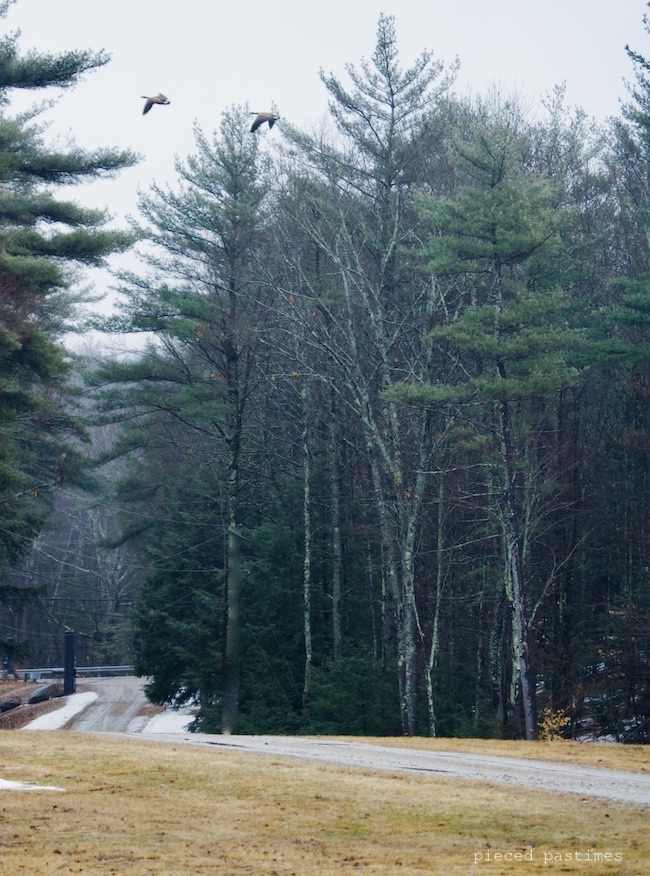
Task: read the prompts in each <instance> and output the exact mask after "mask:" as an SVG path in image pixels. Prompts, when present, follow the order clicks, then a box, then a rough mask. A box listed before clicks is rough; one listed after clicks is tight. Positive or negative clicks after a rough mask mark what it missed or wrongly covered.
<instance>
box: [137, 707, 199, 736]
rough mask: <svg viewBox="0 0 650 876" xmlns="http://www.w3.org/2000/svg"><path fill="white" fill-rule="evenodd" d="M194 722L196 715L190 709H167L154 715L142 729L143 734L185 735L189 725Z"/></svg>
mask: <svg viewBox="0 0 650 876" xmlns="http://www.w3.org/2000/svg"><path fill="white" fill-rule="evenodd" d="M193 720H194V714H193V713H192V712H191V711H189V710H188V709H178V710H174V709H166V710H165V711H164V712H159V714H157V715H154V717H153V718H151V719H150V720H149V722H148V723H147V724H145V726H144V727H143V728H142V730H141V731H139V732H141V733H184V732H185V731H186V730H187V725H188V724H191V723H192V721H193Z"/></svg>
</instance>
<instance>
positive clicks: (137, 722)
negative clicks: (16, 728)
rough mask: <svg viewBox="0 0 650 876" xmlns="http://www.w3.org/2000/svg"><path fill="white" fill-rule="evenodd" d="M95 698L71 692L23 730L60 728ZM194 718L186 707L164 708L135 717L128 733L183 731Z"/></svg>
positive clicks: (93, 695) (93, 694)
mask: <svg viewBox="0 0 650 876" xmlns="http://www.w3.org/2000/svg"><path fill="white" fill-rule="evenodd" d="M96 699H97V694H96V693H95V692H94V691H87V692H86V693H78V694H71V695H70V696H68V697H65V700H66V703H65V705H64V706H62V707H61V708H60V709H55V710H54V711H52V712H48V713H47V714H46V715H40V717H38V718H35V719H34V720H33V721H31V722H30V723H29V724H25V726H24V727H23V728H22V729H23V730H60V729H61V728H62V727H65V725H66V724H67V723H68V721H69V720H70V719H71V718H74V717H75V715H78V714H79V712H83V710H84V709H85V708H86V707H87V706H89V705H90V704H91V703H92V702H94V701H95V700H96ZM193 719H194V715H193V714H192V712H191V711H190V710H188V709H178V710H174V709H166V710H165V711H164V712H160V713H159V714H158V715H154V717H153V718H142V717H140V718H135V719H134V720H133V721H132V722H131V724H130V725H129V732H130V733H184V732H185V730H186V729H187V725H188V724H190V723H191V722H192V721H193Z"/></svg>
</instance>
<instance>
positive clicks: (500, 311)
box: [0, 3, 650, 743]
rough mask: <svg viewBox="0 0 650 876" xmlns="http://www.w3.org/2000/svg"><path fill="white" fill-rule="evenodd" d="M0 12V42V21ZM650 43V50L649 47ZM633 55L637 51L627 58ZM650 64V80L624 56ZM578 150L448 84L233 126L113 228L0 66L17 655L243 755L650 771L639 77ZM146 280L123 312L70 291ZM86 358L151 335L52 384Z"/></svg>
mask: <svg viewBox="0 0 650 876" xmlns="http://www.w3.org/2000/svg"><path fill="white" fill-rule="evenodd" d="M7 5H8V4H7V3H4V4H1V6H0V13H1V14H4V13H5V12H6V8H7ZM643 25H644V30H643V29H642V28H640V31H642V35H643V33H644V34H645V36H646V37H647V36H648V35H650V24H649V22H648V20H647V19H645V20H644V22H643ZM635 39H636V36H635V35H634V34H632V35H631V36H630V41H631V43H634V40H635ZM641 48H642V47H641ZM626 51H627V53H628V55H629V57H630V59H631V60H632V62H633V64H634V71H635V78H634V80H633V81H632V82H631V83H630V84H629V87H628V91H629V99H628V101H627V102H626V103H625V104H624V105H623V106H622V107H621V113H620V116H619V117H617V118H611V119H609V120H608V121H607V123H599V124H597V123H596V122H595V121H594V120H593V119H590V118H589V117H588V116H587V115H586V114H585V113H584V112H583V111H582V110H581V109H580V108H579V107H571V106H568V105H567V102H566V100H565V93H564V89H563V88H562V87H557V88H556V89H555V91H554V92H553V93H552V94H550V95H547V96H546V98H545V100H544V102H543V108H542V109H543V111H541V112H539V113H536V114H534V116H533V114H532V113H530V112H529V111H527V110H526V109H525V108H524V106H523V105H522V101H521V100H519V99H517V98H516V97H513V96H511V95H506V94H504V93H502V92H501V91H500V90H499V89H498V88H496V87H493V88H491V89H488V90H487V91H486V93H484V94H482V95H480V96H476V95H474V96H472V97H459V96H458V95H457V94H456V93H455V91H454V81H455V76H456V72H457V71H456V67H455V65H453V64H452V65H449V66H445V65H443V64H442V63H441V62H439V61H438V60H437V59H436V58H435V56H434V55H433V54H432V53H431V52H427V51H425V52H423V53H422V54H421V55H420V56H419V57H418V58H416V59H415V60H413V61H410V60H409V61H403V60H402V58H401V56H400V53H399V46H398V39H397V29H396V22H395V20H394V19H393V17H391V16H384V15H382V16H381V17H380V18H379V21H378V23H377V29H376V42H375V48H374V51H373V53H372V55H371V56H370V57H369V58H362V59H361V61H360V62H358V63H357V64H349V65H347V67H346V70H345V76H344V77H342V78H338V77H337V76H336V75H334V74H325V73H321V80H322V87H323V88H324V90H325V92H326V93H327V97H328V100H329V114H328V117H327V120H325V121H324V122H323V124H322V125H321V127H320V128H319V129H317V130H302V129H300V128H298V127H295V126H293V125H292V124H291V123H290V122H289V121H287V120H283V119H280V120H279V121H278V122H277V126H276V128H275V129H274V134H275V133H276V132H277V131H278V130H279V131H280V132H281V136H279V137H276V136H274V137H273V138H271V137H269V136H267V134H268V128H267V127H266V126H265V127H264V128H260V129H259V130H258V131H256V132H255V133H251V114H250V107H248V106H239V105H235V106H231V107H229V108H228V109H227V110H226V111H224V112H223V114H222V116H221V118H220V121H219V125H218V127H217V129H216V130H214V131H212V132H207V131H204V130H203V129H202V128H201V127H200V126H199V125H198V124H197V125H196V126H195V131H194V138H195V150H194V152H193V153H192V154H191V155H188V156H186V157H184V158H179V159H178V161H177V164H176V168H175V170H176V183H175V185H170V186H158V185H152V186H151V188H150V189H149V190H148V191H147V192H145V193H143V194H142V196H141V198H140V204H139V210H140V215H139V220H138V225H137V227H131V228H129V229H127V230H124V231H115V230H113V229H111V228H109V227H108V226H107V224H106V219H107V217H106V214H105V213H103V212H102V211H101V210H97V211H94V210H87V209H84V208H81V207H80V206H78V204H76V203H75V202H74V201H73V200H68V199H67V198H66V197H64V195H63V194H62V192H65V186H71V185H72V186H74V185H77V186H83V185H84V183H85V182H86V181H89V180H92V179H97V178H101V177H105V176H108V177H110V176H112V175H115V174H117V173H119V171H120V169H122V168H126V167H129V166H131V165H132V164H133V163H134V162H135V161H136V160H137V157H136V156H135V155H134V154H132V153H130V152H119V151H115V150H110V149H106V150H100V151H97V152H91V153H89V152H87V151H84V150H80V149H75V148H74V147H69V148H68V149H67V151H58V150H53V149H52V148H51V147H49V146H48V144H47V141H46V139H45V137H44V132H43V130H42V129H41V127H39V121H38V111H37V110H35V111H34V112H33V113H32V114H29V113H27V114H25V113H23V114H22V115H11V114H10V96H11V94H12V92H13V91H14V90H16V89H35V90H38V89H43V88H46V87H51V86H55V87H68V86H74V84H75V82H76V81H77V80H78V79H79V77H80V76H82V75H83V74H85V73H86V72H88V71H92V70H93V69H95V68H97V67H100V66H102V65H103V64H105V63H107V61H108V58H107V56H105V55H104V54H103V53H99V54H97V53H92V52H87V53H83V52H81V53H80V52H71V53H68V54H64V55H56V56H51V55H41V54H37V53H29V54H27V55H23V56H21V55H20V54H19V53H18V50H17V46H16V42H15V38H14V37H12V36H8V37H5V38H3V39H2V40H0V180H1V183H2V185H1V188H0V217H1V218H0V221H1V223H2V244H1V246H0V423H1V424H2V427H1V431H0V567H1V569H2V578H1V580H0V652H2V654H3V656H4V658H5V659H6V660H7V661H10V662H11V664H12V665H15V666H46V665H59V666H60V665H62V662H61V661H62V659H63V658H62V652H63V641H64V632H65V631H71V630H72V631H75V632H76V634H77V635H76V643H77V660H78V663H79V664H86V665H87V664H96V663H99V664H102V663H104V664H115V663H118V664H122V663H124V664H127V663H133V664H134V666H135V669H136V672H137V674H138V675H141V676H143V677H146V678H147V679H148V683H147V692H148V696H149V698H150V699H151V701H152V702H154V703H158V704H169V705H182V704H187V703H192V704H194V705H195V706H196V708H197V718H196V721H195V729H201V730H210V731H213V732H224V733H230V732H233V731H236V732H239V733H282V734H288V733H291V734H306V733H319V734H330V733H332V734H333V733H336V734H357V735H359V734H361V735H375V736H381V735H384V736H388V735H402V734H404V735H430V736H475V737H501V738H527V739H536V738H538V737H539V736H541V737H542V738H551V737H554V736H566V737H571V738H584V739H595V738H599V739H603V738H605V739H611V740H616V741H620V742H635V743H640V742H648V740H650V455H649V454H650V405H649V399H650V370H649V365H650V241H649V238H648V233H649V228H650V63H649V62H648V61H647V60H646V59H645V57H644V55H643V53H642V52H638V51H636V49H635V48H633V47H628V48H627V50H626ZM132 247H137V249H138V252H139V253H140V254H141V258H140V262H139V264H140V266H141V267H140V269H133V270H123V271H121V272H120V273H119V275H118V276H117V277H116V280H115V282H116V285H117V286H118V288H119V291H120V293H121V294H120V297H119V304H118V305H117V308H116V310H115V312H114V313H113V315H111V316H109V317H105V318H101V317H99V316H96V317H94V318H91V319H90V320H86V322H84V323H83V325H80V324H79V322H78V318H77V316H76V314H77V312H78V311H77V308H78V306H79V304H80V302H79V292H78V283H77V279H78V276H79V271H80V270H83V269H84V267H86V266H93V265H101V264H105V263H106V259H107V258H108V257H109V256H110V255H111V254H112V253H116V252H124V251H127V250H129V249H130V248H132ZM72 326H76V329H77V331H81V332H83V331H84V330H87V329H88V328H94V329H98V330H101V331H102V332H105V333H108V334H109V335H111V334H114V335H115V336H116V337H120V336H123V335H124V334H128V335H129V336H130V337H136V338H138V339H139V344H138V345H137V346H136V347H134V348H133V352H132V354H131V355H129V356H115V355H111V354H110V351H109V352H102V351H97V352H88V353H87V354H84V355H82V354H79V353H76V354H73V353H72V352H70V350H68V349H67V348H66V346H65V337H66V333H67V332H69V331H70V330H71V327H72Z"/></svg>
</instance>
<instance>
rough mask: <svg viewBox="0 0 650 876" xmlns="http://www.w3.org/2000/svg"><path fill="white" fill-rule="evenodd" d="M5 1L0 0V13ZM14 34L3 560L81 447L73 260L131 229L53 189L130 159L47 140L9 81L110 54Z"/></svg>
mask: <svg viewBox="0 0 650 876" xmlns="http://www.w3.org/2000/svg"><path fill="white" fill-rule="evenodd" d="M11 2H12V0H7V2H4V3H2V4H0V19H1V18H3V17H4V16H5V15H6V13H7V11H8V9H9V7H10V5H11ZM17 39H18V35H17V34H9V35H6V36H5V37H3V38H2V39H1V40H0V560H1V562H2V565H3V566H4V567H5V569H6V566H7V564H11V563H12V562H14V561H15V560H16V559H17V557H19V556H20V555H21V554H22V553H23V552H24V551H25V550H26V549H27V548H28V547H29V545H30V543H31V541H32V539H33V538H34V537H35V535H36V534H37V533H38V531H39V529H40V527H41V526H42V523H43V520H44V518H45V515H46V512H47V502H46V501H44V500H45V499H46V497H47V494H48V493H49V492H51V491H52V490H53V489H54V488H55V487H56V486H57V485H58V484H60V483H62V482H63V481H64V480H66V479H69V478H70V477H72V476H73V474H74V472H75V470H76V469H77V468H78V467H79V456H78V454H77V453H75V451H74V450H73V449H72V447H69V446H66V437H67V438H70V437H71V436H73V435H74V436H76V437H81V436H82V434H83V430H82V428H81V426H80V425H79V423H78V422H77V421H76V420H75V418H74V417H73V416H72V415H71V413H70V408H69V407H68V406H67V405H66V404H65V395H66V392H67V391H68V390H67V387H66V380H67V376H68V374H69V371H70V361H69V357H68V356H67V354H66V352H65V350H64V348H63V346H62V343H61V338H62V335H63V332H64V331H65V330H66V329H67V328H69V325H70V319H71V318H72V317H73V316H74V306H73V305H74V302H75V296H74V295H73V293H72V284H73V282H74V279H75V268H76V267H78V266H81V267H83V266H95V265H102V264H103V263H104V259H105V257H106V256H108V255H109V254H111V253H112V252H115V251H119V250H123V249H125V248H127V247H128V246H129V245H130V243H131V237H130V235H127V234H125V233H122V232H119V231H109V230H106V229H104V228H103V225H104V224H105V222H106V220H107V218H108V217H107V215H106V214H105V213H104V212H103V211H101V210H90V209H86V208H83V207H81V206H79V205H78V204H77V203H75V202H74V201H70V200H65V199H63V198H61V197H60V194H59V189H60V187H62V186H68V185H75V184H79V183H82V182H84V181H87V180H93V179H96V178H99V177H106V176H110V175H112V174H114V173H115V172H117V171H119V170H120V169H121V168H124V167H127V166H129V165H131V164H133V163H134V162H135V160H136V158H135V156H134V155H133V154H131V153H130V152H122V151H118V150H115V149H99V150H96V151H94V152H87V151H83V150H80V149H77V148H75V147H74V146H73V147H70V148H68V150H67V151H59V150H54V149H51V148H50V147H49V146H48V144H47V142H46V140H45V130H46V129H45V127H44V126H43V125H39V123H38V115H39V109H38V108H35V109H33V110H31V111H28V112H24V113H22V114H18V115H11V113H10V104H11V96H12V93H13V92H14V91H15V90H17V89H27V90H41V89H49V88H68V87H72V86H74V84H75V83H76V82H77V81H78V80H79V79H80V77H81V76H83V75H84V74H85V73H86V72H89V71H92V70H94V69H96V68H97V67H100V66H102V65H104V64H106V63H107V62H108V60H109V58H108V56H107V55H106V54H105V53H104V52H91V51H71V52H66V53H63V54H60V55H49V54H39V53H38V52H36V51H30V52H27V53H26V54H24V55H21V54H20V52H19V49H18V45H17ZM6 592H7V591H5V593H6ZM19 595H20V594H19ZM14 596H16V594H14ZM22 596H25V594H24V593H23V594H22Z"/></svg>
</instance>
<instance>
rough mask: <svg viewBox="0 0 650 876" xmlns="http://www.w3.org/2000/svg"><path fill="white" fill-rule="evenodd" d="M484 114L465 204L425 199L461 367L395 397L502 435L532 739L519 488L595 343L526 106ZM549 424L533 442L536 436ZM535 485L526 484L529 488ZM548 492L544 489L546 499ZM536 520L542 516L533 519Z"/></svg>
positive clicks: (507, 553) (465, 158) (517, 626)
mask: <svg viewBox="0 0 650 876" xmlns="http://www.w3.org/2000/svg"><path fill="white" fill-rule="evenodd" d="M482 115H483V113H481V112H479V115H478V117H477V120H476V122H475V125H474V127H473V128H472V129H471V130H470V132H468V135H466V136H465V137H464V138H463V139H460V138H459V139H458V140H457V141H456V142H455V150H456V155H457V173H458V176H459V179H460V181H461V183H460V186H459V190H458V192H457V195H456V197H455V198H453V199H446V200H445V199H435V198H432V197H430V196H424V197H423V199H422V215H423V217H426V219H427V221H428V222H429V224H430V228H431V231H432V235H431V237H430V239H429V243H428V246H427V248H426V251H427V252H428V253H429V256H430V260H429V262H428V263H427V265H426V269H427V271H430V272H431V273H432V274H433V275H434V276H436V277H438V278H440V279H441V280H442V281H443V282H444V281H445V279H449V280H450V282H448V283H447V286H448V287H449V288H450V289H451V290H454V295H455V300H453V301H452V300H451V299H448V301H447V304H448V308H449V309H448V316H447V317H446V318H445V319H444V320H443V321H442V325H439V326H438V327H436V328H435V329H434V330H433V332H432V336H433V337H434V338H435V339H436V340H437V341H438V342H439V343H442V344H444V345H445V347H446V349H447V350H448V353H449V356H450V357H451V359H452V361H453V363H454V365H455V367H454V369H453V372H452V373H451V374H450V375H449V377H448V379H447V380H445V381H444V382H443V381H440V382H438V383H437V384H435V385H429V386H426V385H424V386H416V385H409V386H398V387H395V388H394V389H393V390H392V391H391V393H390V395H391V397H393V398H400V399H409V400H414V399H419V400H427V401H429V402H431V403H437V404H449V403H450V402H451V403H452V404H453V405H455V406H456V414H457V417H458V418H459V419H464V420H467V419H473V420H475V422H476V423H477V424H478V423H479V422H482V426H481V428H482V429H485V430H487V431H488V432H489V434H491V435H493V436H494V446H493V453H494V456H493V461H494V464H495V469H494V471H495V476H496V478H497V483H499V486H496V484H495V487H494V489H495V490H496V491H497V495H499V496H500V499H499V502H498V505H497V508H498V516H499V519H500V521H501V527H502V537H503V562H504V570H505V582H504V583H505V593H506V595H507V600H508V603H509V605H510V608H511V612H512V615H511V617H512V625H513V626H512V630H513V638H512V641H513V677H514V678H515V679H516V680H517V682H518V685H519V687H520V693H521V699H520V703H521V706H522V707H523V718H524V724H525V732H526V736H527V738H535V737H536V735H537V717H536V708H535V669H534V665H533V653H532V646H531V642H530V610H531V604H532V600H531V596H530V594H528V593H527V575H526V569H525V544H526V541H527V535H528V537H529V534H527V533H526V532H525V528H524V527H525V521H526V520H527V519H529V514H527V513H525V512H526V509H524V507H523V506H522V497H521V495H520V490H519V488H518V486H517V482H518V480H521V478H520V476H519V474H518V469H519V467H520V466H521V465H522V464H523V461H524V460H525V459H526V453H525V452H523V446H521V445H520V447H518V444H520V442H524V446H525V443H526V442H527V441H528V440H530V439H527V438H526V434H527V430H528V429H530V428H531V426H533V420H528V416H529V415H528V414H527V413H526V411H527V409H529V410H530V412H531V413H533V412H535V413H536V416H537V418H539V416H540V415H541V417H542V418H544V417H546V416H547V414H546V412H545V410H544V400H545V399H548V398H549V397H552V396H554V395H555V394H556V393H558V392H559V391H561V390H562V389H563V388H565V387H568V386H570V385H572V384H573V383H574V382H575V381H576V380H577V379H579V376H580V369H579V367H578V362H579V360H578V359H577V358H576V357H577V354H578V351H579V349H580V347H581V346H582V342H583V335H582V332H581V330H580V329H579V328H578V329H576V328H574V327H573V326H572V324H571V306H570V302H569V301H568V300H567V298H566V296H565V295H564V294H563V293H562V291H561V290H558V289H555V288H553V285H552V283H553V272H552V271H550V272H549V271H548V270H547V271H545V270H544V265H545V264H547V263H548V264H549V265H552V264H553V263H554V261H555V258H556V257H557V254H558V246H559V238H560V235H559V232H560V229H561V222H562V218H561V212H559V211H558V210H557V209H556V202H557V195H556V194H555V193H554V190H553V187H552V185H551V184H550V183H549V181H547V180H545V179H542V178H539V177H536V176H534V175H529V174H527V173H526V170H525V164H524V161H523V156H524V155H525V154H526V151H527V150H526V132H525V130H524V129H523V125H522V122H521V119H520V117H519V115H518V113H517V110H516V108H515V107H512V106H509V105H507V104H506V105H503V106H502V107H501V108H500V109H499V111H498V112H496V113H495V112H494V108H492V110H491V111H490V113H489V116H487V117H486V116H483V118H482V117H481V116H482ZM538 429H539V422H538V423H537V425H536V426H535V427H533V430H532V431H531V433H530V435H531V436H532V435H534V434H536V431H537V430H538ZM525 480H526V479H525V477H524V482H525ZM538 489H539V488H538ZM527 510H528V511H529V510H530V509H527Z"/></svg>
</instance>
